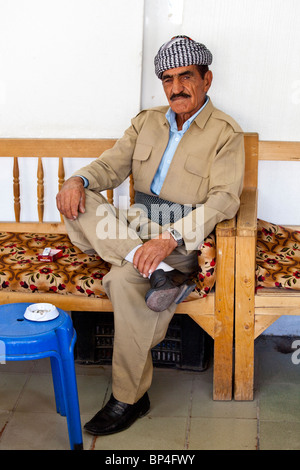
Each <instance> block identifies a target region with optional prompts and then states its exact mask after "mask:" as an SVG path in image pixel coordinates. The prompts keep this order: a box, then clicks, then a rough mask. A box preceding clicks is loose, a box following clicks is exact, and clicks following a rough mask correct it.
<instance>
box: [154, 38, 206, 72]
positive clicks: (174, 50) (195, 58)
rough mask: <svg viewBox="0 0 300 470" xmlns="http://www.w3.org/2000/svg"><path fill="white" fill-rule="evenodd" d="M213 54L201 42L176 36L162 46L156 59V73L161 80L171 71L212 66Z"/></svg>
mask: <svg viewBox="0 0 300 470" xmlns="http://www.w3.org/2000/svg"><path fill="white" fill-rule="evenodd" d="M211 63H212V54H211V52H210V51H209V50H208V49H207V48H206V47H205V46H204V44H200V43H199V42H195V41H193V39H190V38H189V37H187V36H175V37H174V38H172V39H171V40H170V41H168V42H166V43H165V44H163V45H162V46H161V48H160V49H159V51H158V53H157V55H156V56H155V59H154V65H155V73H156V75H157V76H158V78H160V79H161V77H162V74H163V73H164V72H165V71H166V70H169V69H174V68H177V67H187V66H188V65H210V64H211Z"/></svg>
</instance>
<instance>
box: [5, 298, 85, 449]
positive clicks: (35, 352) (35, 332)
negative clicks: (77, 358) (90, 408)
mask: <svg viewBox="0 0 300 470" xmlns="http://www.w3.org/2000/svg"><path fill="white" fill-rule="evenodd" d="M29 305H31V304H27V303H18V304H7V305H1V306H0V342H1V343H0V344H1V348H0V352H1V354H2V355H4V358H3V356H2V359H1V361H2V362H3V359H5V361H26V360H31V359H42V358H45V357H50V361H51V369H52V378H53V386H54V393H55V401H56V410H57V412H58V413H60V414H61V415H62V416H66V417H67V423H68V431H69V440H70V446H71V449H72V450H81V449H83V443H82V431H81V421H80V411H79V402H78V392H77V382H76V374H75V364H74V345H75V342H76V332H75V330H74V328H73V324H72V320H71V318H70V317H69V315H67V314H66V312H64V311H63V310H60V309H58V311H59V316H58V317H57V318H55V319H54V320H50V321H45V322H33V321H29V320H26V319H25V318H24V313H25V310H26V308H27V307H28V306H29ZM0 367H1V366H0Z"/></svg>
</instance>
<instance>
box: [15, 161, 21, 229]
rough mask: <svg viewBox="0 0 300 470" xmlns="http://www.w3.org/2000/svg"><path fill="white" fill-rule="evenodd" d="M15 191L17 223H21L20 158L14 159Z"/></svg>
mask: <svg viewBox="0 0 300 470" xmlns="http://www.w3.org/2000/svg"><path fill="white" fill-rule="evenodd" d="M13 191H14V211H15V220H16V222H20V213H21V203H20V172H19V163H18V157H14V166H13Z"/></svg>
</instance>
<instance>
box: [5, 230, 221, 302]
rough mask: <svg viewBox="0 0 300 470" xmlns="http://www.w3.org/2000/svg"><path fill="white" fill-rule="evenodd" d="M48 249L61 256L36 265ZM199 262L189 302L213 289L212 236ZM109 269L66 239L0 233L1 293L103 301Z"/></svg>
mask: <svg viewBox="0 0 300 470" xmlns="http://www.w3.org/2000/svg"><path fill="white" fill-rule="evenodd" d="M47 246H50V247H51V248H58V249H61V250H62V251H63V256H62V257H61V258H59V259H57V260H56V261H55V262H42V261H39V260H38V255H39V254H41V253H42V252H43V250H44V248H45V247H47ZM198 258H199V273H198V274H197V275H196V277H195V281H196V289H195V291H194V292H193V293H192V294H191V298H195V297H196V298H199V297H205V296H206V295H207V294H208V293H209V292H210V291H211V289H212V288H213V286H214V283H215V263H216V261H215V259H216V250H215V237H214V235H213V234H212V235H210V236H209V237H207V239H206V240H205V242H204V243H203V244H202V246H201V247H200V249H199V252H198ZM109 269H110V264H109V263H106V262H105V261H103V260H102V259H101V258H100V257H99V256H97V255H87V254H85V253H82V251H80V250H79V249H78V248H77V247H75V246H74V245H73V244H72V243H71V241H70V239H69V237H68V236H67V235H61V234H54V235H53V234H34V233H8V232H0V290H6V291H13V292H32V293H35V292H39V293H45V292H55V293H58V294H62V295H70V294H72V295H78V296H89V297H90V296H93V297H98V298H101V297H102V298H103V297H106V294H105V292H104V289H103V285H102V279H103V277H104V276H105V274H107V272H108V271H109Z"/></svg>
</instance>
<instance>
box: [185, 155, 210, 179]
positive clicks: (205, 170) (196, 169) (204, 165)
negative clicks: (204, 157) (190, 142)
mask: <svg viewBox="0 0 300 470" xmlns="http://www.w3.org/2000/svg"><path fill="white" fill-rule="evenodd" d="M184 168H185V170H186V171H188V172H189V173H192V174H193V175H196V176H201V178H208V176H209V164H208V162H203V161H201V159H200V158H199V156H196V155H188V157H187V159H186V161H185V165H184Z"/></svg>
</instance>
